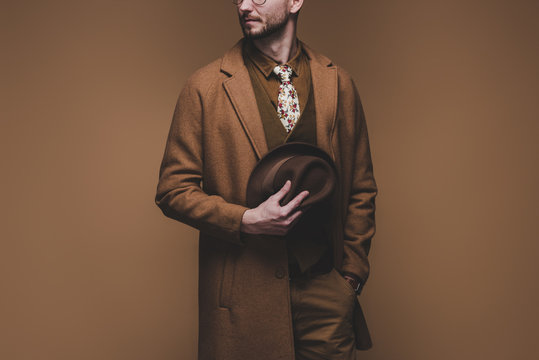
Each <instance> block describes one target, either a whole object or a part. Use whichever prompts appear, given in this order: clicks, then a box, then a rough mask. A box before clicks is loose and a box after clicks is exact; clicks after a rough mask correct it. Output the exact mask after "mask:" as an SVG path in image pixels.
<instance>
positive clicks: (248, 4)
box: [238, 0, 253, 12]
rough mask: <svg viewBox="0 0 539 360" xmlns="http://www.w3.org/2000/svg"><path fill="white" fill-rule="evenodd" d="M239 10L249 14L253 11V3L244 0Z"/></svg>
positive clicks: (249, 0)
mask: <svg viewBox="0 0 539 360" xmlns="http://www.w3.org/2000/svg"><path fill="white" fill-rule="evenodd" d="M238 10H239V11H240V12H249V11H253V2H252V1H251V0H243V1H242V2H241V3H240V4H239V5H238Z"/></svg>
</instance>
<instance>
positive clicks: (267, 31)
mask: <svg viewBox="0 0 539 360" xmlns="http://www.w3.org/2000/svg"><path fill="white" fill-rule="evenodd" d="M288 17H289V16H288V14H286V13H282V14H276V15H274V16H272V17H270V18H268V19H267V21H266V23H265V24H264V26H263V27H262V29H260V30H258V31H253V30H248V29H246V27H245V26H244V20H243V19H242V18H241V16H240V25H241V30H242V31H243V36H245V37H246V38H247V39H262V38H265V37H267V36H270V35H272V34H275V33H276V32H278V31H280V30H282V29H283V28H284V27H285V26H286V24H287V22H288Z"/></svg>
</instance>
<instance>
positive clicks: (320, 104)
mask: <svg viewBox="0 0 539 360" xmlns="http://www.w3.org/2000/svg"><path fill="white" fill-rule="evenodd" d="M243 42H244V39H241V40H239V41H238V42H237V43H236V45H234V47H232V49H230V50H229V51H228V52H226V53H225V55H224V56H223V60H222V62H221V71H222V72H224V73H225V74H227V75H228V76H229V78H228V79H226V80H224V82H223V86H224V88H225V91H226V93H227V95H228V97H229V99H230V102H231V103H232V106H233V107H234V110H235V111H236V114H237V116H238V119H239V121H240V122H241V123H242V126H243V129H244V130H245V133H246V135H247V137H248V138H249V141H250V142H251V145H252V146H253V150H254V151H255V153H256V155H257V157H258V159H260V158H261V157H262V156H263V155H264V154H265V153H267V152H268V145H267V143H266V136H265V134H264V127H263V125H262V119H261V118H260V112H259V110H258V105H257V103H256V98H255V93H254V90H253V87H252V85H251V78H250V76H249V71H248V70H247V67H245V65H244V63H243V57H242V46H243ZM301 44H302V46H303V47H304V49H305V51H306V53H307V56H308V57H309V60H310V61H309V63H310V66H311V77H312V84H313V92H314V94H313V95H314V100H315V108H316V140H317V144H318V146H319V147H320V148H322V149H323V150H325V151H326V152H327V153H328V154H330V155H331V157H332V158H333V160H335V154H334V152H333V149H332V144H331V137H332V135H333V131H334V127H335V119H336V110H337V91H338V83H337V67H336V66H334V65H333V63H332V62H331V60H330V59H328V58H327V57H325V56H324V55H322V54H319V53H317V52H315V51H314V50H312V49H311V48H310V47H309V46H307V45H305V43H303V42H301Z"/></svg>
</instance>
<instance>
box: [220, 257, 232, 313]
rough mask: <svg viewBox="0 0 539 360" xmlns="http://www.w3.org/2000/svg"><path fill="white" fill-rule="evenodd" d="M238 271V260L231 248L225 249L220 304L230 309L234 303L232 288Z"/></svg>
mask: <svg viewBox="0 0 539 360" xmlns="http://www.w3.org/2000/svg"><path fill="white" fill-rule="evenodd" d="M235 271H236V261H235V257H234V253H233V252H232V251H231V249H230V248H229V249H226V250H225V255H224V258H223V269H222V273H221V284H220V290H219V306H220V307H222V308H226V309H229V308H230V307H231V305H232V289H233V286H234V275H235V274H234V273H235Z"/></svg>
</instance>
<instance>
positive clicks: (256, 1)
mask: <svg viewBox="0 0 539 360" xmlns="http://www.w3.org/2000/svg"><path fill="white" fill-rule="evenodd" d="M251 1H252V2H253V4H255V5H256V6H262V5H264V4H265V3H266V1H267V0H251ZM242 2H243V0H232V4H234V5H241V3H242ZM259 2H260V4H259Z"/></svg>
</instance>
